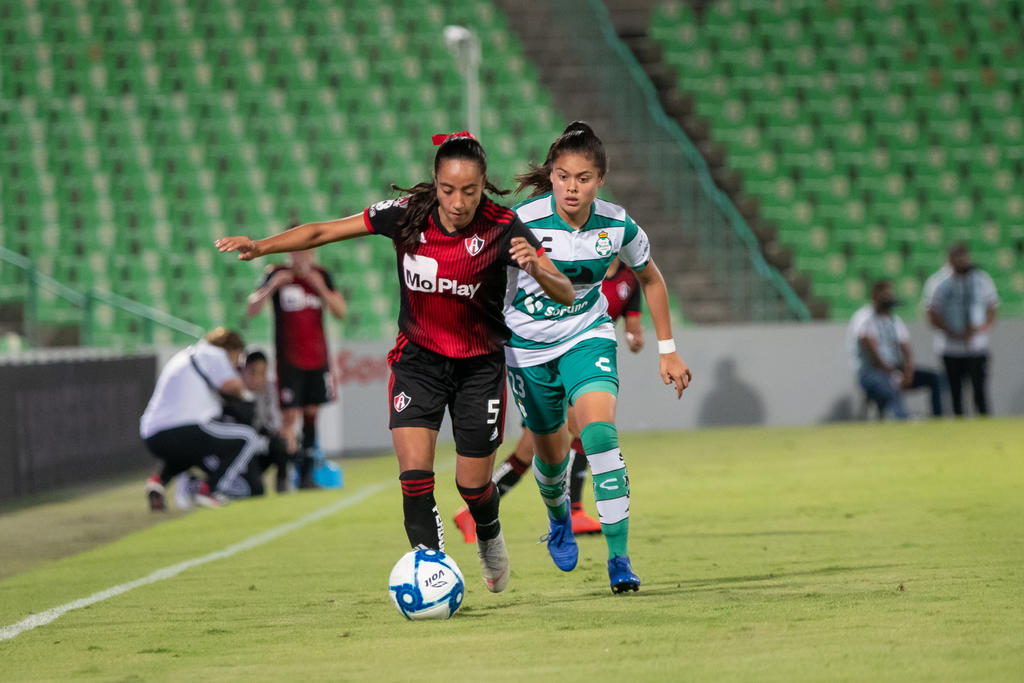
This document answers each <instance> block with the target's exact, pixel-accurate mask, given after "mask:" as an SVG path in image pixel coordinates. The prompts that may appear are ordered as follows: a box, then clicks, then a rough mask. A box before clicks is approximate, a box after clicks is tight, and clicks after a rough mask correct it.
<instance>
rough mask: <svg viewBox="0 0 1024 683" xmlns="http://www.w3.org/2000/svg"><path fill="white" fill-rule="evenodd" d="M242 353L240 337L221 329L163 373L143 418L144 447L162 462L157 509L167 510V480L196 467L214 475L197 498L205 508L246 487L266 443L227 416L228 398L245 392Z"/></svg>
mask: <svg viewBox="0 0 1024 683" xmlns="http://www.w3.org/2000/svg"><path fill="white" fill-rule="evenodd" d="M244 350H245V343H244V342H243V341H242V337H241V336H240V335H239V334H238V333H237V332H233V331H231V330H227V329H225V328H223V327H218V328H216V329H214V330H212V331H211V332H209V333H208V334H207V335H206V336H205V337H204V338H203V339H202V340H200V341H199V342H197V343H196V344H194V345H193V346H190V347H188V348H186V349H183V350H181V351H179V352H178V353H176V354H174V355H173V356H172V357H171V359H170V360H169V361H167V364H166V365H165V366H164V368H163V370H162V371H161V372H160V377H159V378H158V379H157V382H156V388H155V389H154V390H153V395H152V396H151V397H150V399H149V404H148V405H147V406H146V410H145V412H144V413H143V414H142V418H141V419H140V420H139V435H140V436H141V437H142V439H143V441H145V443H146V447H147V448H148V449H149V451H150V452H151V453H152V454H153V455H154V456H156V457H157V458H158V459H159V460H162V461H163V466H162V467H161V469H160V472H159V473H157V474H153V475H152V476H150V478H149V479H148V480H147V482H146V497H147V499H148V500H149V507H150V509H151V510H164V509H166V507H167V503H166V499H165V492H164V488H165V487H166V486H167V483H168V482H170V481H171V479H173V478H174V477H175V476H177V475H178V474H181V473H182V472H185V471H187V470H188V469H190V468H192V467H199V468H201V469H202V470H203V471H205V472H206V473H207V475H208V479H207V481H206V482H204V485H201V487H200V491H199V493H198V495H197V496H196V503H198V504H200V505H204V506H207V507H219V506H220V505H223V504H224V503H225V502H227V500H228V496H229V495H235V494H236V493H237V492H236V490H235V487H237V486H243V487H247V484H246V483H245V477H244V475H245V472H246V469H247V468H248V466H249V460H251V459H252V456H253V455H254V454H255V453H257V452H259V451H260V450H261V449H262V448H263V446H264V439H263V437H261V436H259V435H258V434H257V433H256V430H255V429H253V428H252V427H250V426H249V425H247V424H238V423H234V422H225V421H223V420H222V419H221V417H222V415H223V413H224V400H225V397H232V396H233V397H236V398H242V397H243V396H244V395H245V388H244V385H243V384H242V379H241V377H239V375H238V370H237V367H238V362H239V360H240V358H241V355H242V352H243V351H244Z"/></svg>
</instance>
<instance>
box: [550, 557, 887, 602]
mask: <svg viewBox="0 0 1024 683" xmlns="http://www.w3.org/2000/svg"><path fill="white" fill-rule="evenodd" d="M898 566H899V565H897V564H871V565H859V566H854V565H850V566H842V565H831V566H828V567H821V568H818V569H808V570H806V571H793V572H769V573H767V574H746V575H742V576H718V577H709V578H694V579H685V580H681V581H676V582H674V585H669V584H666V583H664V582H663V583H659V584H649V585H641V587H640V590H639V591H637V592H636V593H623V594H620V595H610V591H609V589H608V588H604V589H603V590H587V591H586V592H581V593H580V594H578V595H567V596H559V597H558V598H555V599H549V600H548V601H547V603H548V604H558V603H572V602H581V601H584V600H594V599H595V598H604V597H605V596H609V595H610V597H612V598H613V599H620V600H642V599H646V598H661V597H664V596H666V595H681V594H684V593H697V592H700V591H702V590H704V589H708V588H716V587H721V586H735V585H738V584H744V583H752V584H758V583H763V582H765V581H778V580H780V579H792V578H798V577H811V576H828V575H831V574H844V573H854V572H862V571H874V570H878V569H891V568H893V567H898ZM763 587H764V586H749V588H750V589H754V588H763ZM773 587H778V585H773Z"/></svg>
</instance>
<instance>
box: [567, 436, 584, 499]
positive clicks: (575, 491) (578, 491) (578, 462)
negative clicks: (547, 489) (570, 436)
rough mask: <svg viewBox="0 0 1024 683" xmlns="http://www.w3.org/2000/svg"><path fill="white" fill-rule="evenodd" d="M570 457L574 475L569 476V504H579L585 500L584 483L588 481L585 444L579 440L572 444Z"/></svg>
mask: <svg viewBox="0 0 1024 683" xmlns="http://www.w3.org/2000/svg"><path fill="white" fill-rule="evenodd" d="M569 455H570V456H571V457H572V474H570V475H569V502H571V503H578V502H580V501H581V500H583V482H584V481H586V479H587V454H586V453H584V452H583V444H582V443H580V440H579V439H576V440H575V441H573V442H572V447H571V448H570V449H569Z"/></svg>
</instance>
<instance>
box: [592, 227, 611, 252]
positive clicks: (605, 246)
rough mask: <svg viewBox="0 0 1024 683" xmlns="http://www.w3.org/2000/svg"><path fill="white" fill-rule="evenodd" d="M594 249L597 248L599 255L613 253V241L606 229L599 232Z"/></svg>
mask: <svg viewBox="0 0 1024 683" xmlns="http://www.w3.org/2000/svg"><path fill="white" fill-rule="evenodd" d="M594 249H595V250H597V255H598V256H607V255H608V254H610V253H612V241H611V240H610V239H608V233H607V231H605V230H602V231H601V232H599V233H597V242H596V243H595V244H594Z"/></svg>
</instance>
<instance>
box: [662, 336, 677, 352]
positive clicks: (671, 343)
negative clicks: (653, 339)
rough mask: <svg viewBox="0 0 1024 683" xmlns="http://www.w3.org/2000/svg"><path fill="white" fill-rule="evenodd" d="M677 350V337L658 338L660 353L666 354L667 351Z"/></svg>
mask: <svg viewBox="0 0 1024 683" xmlns="http://www.w3.org/2000/svg"><path fill="white" fill-rule="evenodd" d="M675 352H676V340H675V339H659V340H658V353H660V354H662V355H664V354H666V353H675Z"/></svg>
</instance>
